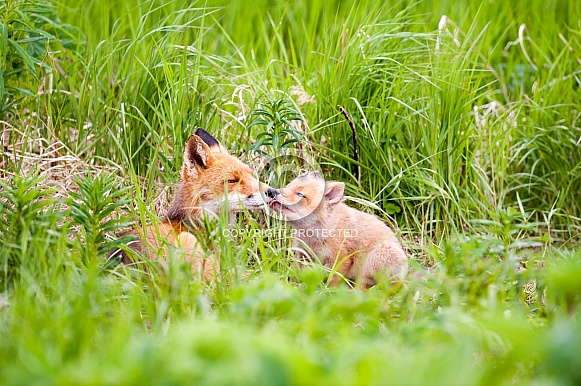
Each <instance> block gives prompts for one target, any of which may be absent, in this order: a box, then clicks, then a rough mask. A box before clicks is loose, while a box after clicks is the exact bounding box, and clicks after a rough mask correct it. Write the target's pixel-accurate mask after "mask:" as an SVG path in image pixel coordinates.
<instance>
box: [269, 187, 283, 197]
mask: <svg viewBox="0 0 581 386" xmlns="http://www.w3.org/2000/svg"><path fill="white" fill-rule="evenodd" d="M279 194H280V191H279V190H278V189H274V188H268V190H267V191H266V197H268V198H275V197H276V196H277V195H279Z"/></svg>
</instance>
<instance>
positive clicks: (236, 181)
mask: <svg viewBox="0 0 581 386" xmlns="http://www.w3.org/2000/svg"><path fill="white" fill-rule="evenodd" d="M239 182H240V180H228V183H229V184H237V183H239Z"/></svg>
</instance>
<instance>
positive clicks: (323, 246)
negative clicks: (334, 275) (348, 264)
mask: <svg viewBox="0 0 581 386" xmlns="http://www.w3.org/2000/svg"><path fill="white" fill-rule="evenodd" d="M293 244H294V247H295V248H298V249H301V250H305V251H306V252H307V254H308V255H309V256H310V257H311V258H312V257H315V258H316V259H317V260H318V261H320V262H321V263H322V264H325V265H333V263H334V262H335V260H336V259H337V258H338V259H339V260H343V259H344V258H345V257H349V258H351V257H356V255H358V254H359V253H360V252H361V251H357V250H355V249H354V248H352V245H351V243H349V242H348V241H346V240H344V239H342V240H336V239H334V238H313V237H295V240H294V242H293ZM309 250H310V251H309ZM310 252H312V253H310ZM312 254H314V255H315V256H311V255H312Z"/></svg>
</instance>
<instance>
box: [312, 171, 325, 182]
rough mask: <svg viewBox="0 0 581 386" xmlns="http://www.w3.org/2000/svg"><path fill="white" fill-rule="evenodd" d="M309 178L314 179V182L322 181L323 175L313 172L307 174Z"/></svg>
mask: <svg viewBox="0 0 581 386" xmlns="http://www.w3.org/2000/svg"><path fill="white" fill-rule="evenodd" d="M309 176H311V177H312V178H314V179H316V180H322V179H323V175H322V174H321V172H320V171H318V170H315V171H314V172H310V173H309Z"/></svg>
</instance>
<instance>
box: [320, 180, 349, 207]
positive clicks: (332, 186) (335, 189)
mask: <svg viewBox="0 0 581 386" xmlns="http://www.w3.org/2000/svg"><path fill="white" fill-rule="evenodd" d="M344 193H345V184H344V183H343V182H336V181H332V182H327V183H326V184H325V198H326V199H327V202H328V203H329V204H331V205H333V204H336V203H338V202H340V201H341V200H342V199H343V194H344Z"/></svg>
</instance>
